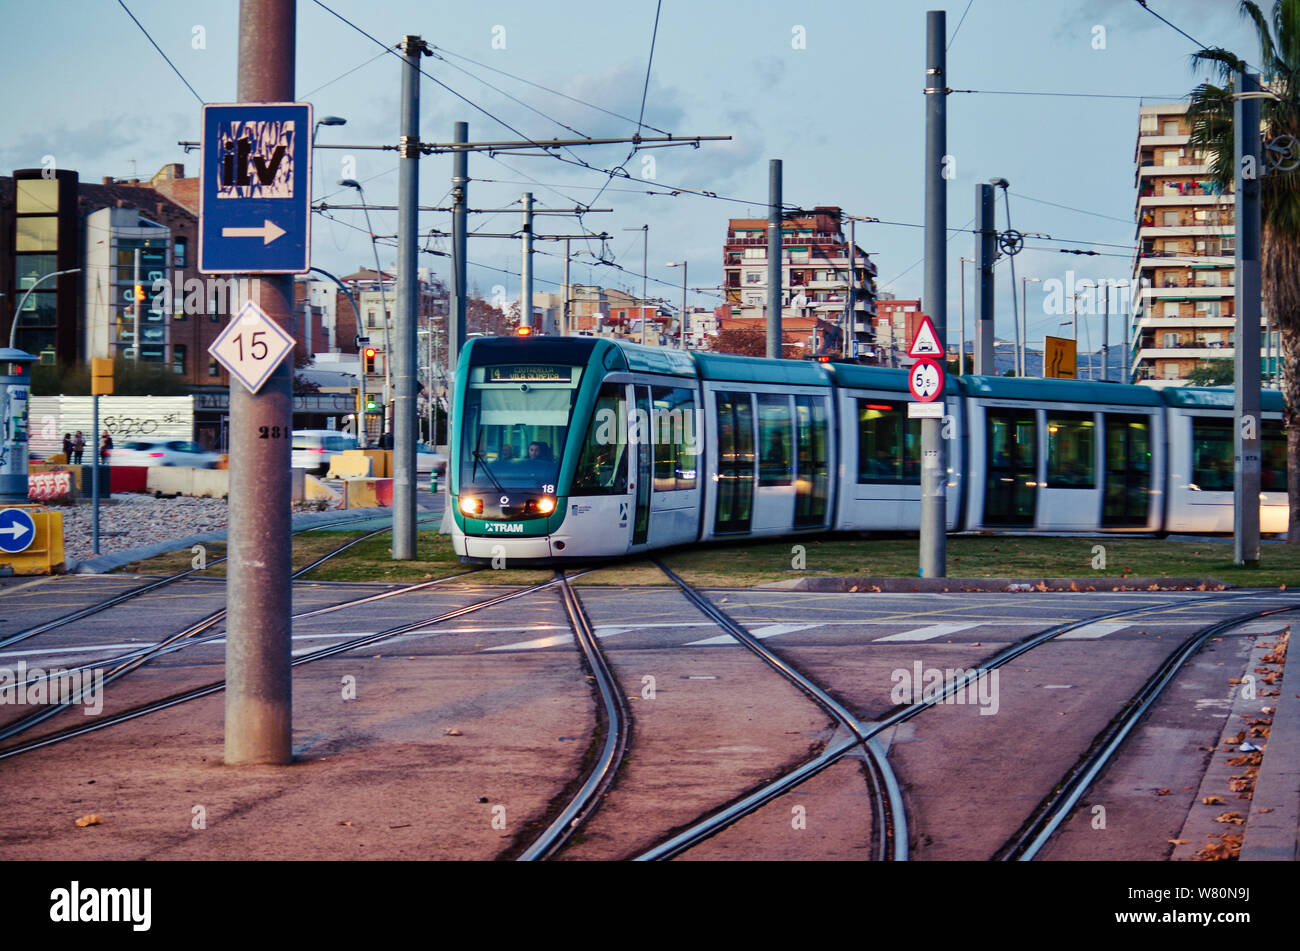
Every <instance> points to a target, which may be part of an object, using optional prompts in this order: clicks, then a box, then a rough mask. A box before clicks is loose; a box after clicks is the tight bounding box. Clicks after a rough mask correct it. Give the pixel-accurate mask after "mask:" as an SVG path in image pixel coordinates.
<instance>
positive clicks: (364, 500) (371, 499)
mask: <svg viewBox="0 0 1300 951" xmlns="http://www.w3.org/2000/svg"><path fill="white" fill-rule="evenodd" d="M392 504H393V480H392V479H374V478H366V479H360V478H358V479H344V480H343V507H344V508H346V509H363V508H376V507H379V506H385V505H389V506H391V505H392Z"/></svg>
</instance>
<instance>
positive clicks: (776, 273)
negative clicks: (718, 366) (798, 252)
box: [767, 159, 781, 360]
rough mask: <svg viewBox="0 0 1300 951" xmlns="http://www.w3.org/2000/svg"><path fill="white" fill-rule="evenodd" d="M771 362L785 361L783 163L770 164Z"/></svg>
mask: <svg viewBox="0 0 1300 951" xmlns="http://www.w3.org/2000/svg"><path fill="white" fill-rule="evenodd" d="M767 358H768V359H769V360H779V359H780V358H781V160H780V159H771V160H770V161H769V162H768V163H767Z"/></svg>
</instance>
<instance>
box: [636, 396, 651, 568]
mask: <svg viewBox="0 0 1300 951" xmlns="http://www.w3.org/2000/svg"><path fill="white" fill-rule="evenodd" d="M633 390H634V391H635V393H636V403H635V405H636V414H635V418H636V517H635V518H634V519H633V521H632V544H633V545H644V544H645V540H646V536H647V535H648V534H649V530H650V486H651V478H652V476H651V464H652V459H651V450H652V449H653V448H654V427H653V424H652V417H651V415H650V387H648V386H640V385H638V386H634V387H633Z"/></svg>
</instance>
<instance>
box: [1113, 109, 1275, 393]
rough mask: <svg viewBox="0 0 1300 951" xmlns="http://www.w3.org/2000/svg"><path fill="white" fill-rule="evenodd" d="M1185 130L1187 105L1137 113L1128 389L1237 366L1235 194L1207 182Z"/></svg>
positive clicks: (1201, 161) (1204, 168) (1180, 380)
mask: <svg viewBox="0 0 1300 951" xmlns="http://www.w3.org/2000/svg"><path fill="white" fill-rule="evenodd" d="M1191 131H1192V130H1191V123H1190V121H1189V120H1188V118H1187V104H1186V103H1174V104H1167V105H1155V106H1142V107H1141V109H1140V117H1139V127H1138V138H1137V147H1136V152H1135V162H1136V165H1137V168H1136V171H1135V174H1134V181H1135V184H1136V186H1137V205H1136V209H1135V214H1136V218H1137V235H1136V237H1137V253H1136V256H1135V259H1134V266H1133V277H1134V281H1135V283H1137V284H1139V285H1140V290H1139V291H1138V293H1137V294H1135V295H1134V299H1133V313H1132V321H1133V324H1132V328H1133V329H1132V334H1131V336H1130V340H1129V343H1130V365H1129V369H1130V373H1131V377H1132V379H1133V381H1134V382H1146V383H1150V384H1152V385H1156V386H1163V385H1170V384H1175V383H1186V381H1187V376H1188V374H1189V373H1191V372H1192V371H1193V370H1194V369H1196V368H1197V367H1202V366H1206V365H1207V364H1208V363H1209V361H1212V360H1231V359H1232V358H1233V338H1234V333H1233V331H1234V327H1235V324H1236V309H1235V304H1234V294H1235V293H1236V286H1235V281H1234V273H1235V268H1234V255H1235V253H1236V233H1235V224H1234V217H1233V196H1232V193H1231V188H1229V189H1227V190H1223V189H1220V188H1219V186H1218V185H1217V184H1216V183H1214V182H1212V181H1210V169H1209V167H1208V166H1207V165H1206V164H1205V160H1204V157H1203V156H1201V155H1199V154H1197V153H1196V152H1195V150H1194V149H1193V148H1192V145H1191V141H1190V140H1191ZM1265 345H1266V346H1267V340H1266V344H1265ZM1267 370H1268V367H1265V371H1266V372H1267Z"/></svg>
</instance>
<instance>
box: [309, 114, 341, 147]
mask: <svg viewBox="0 0 1300 951" xmlns="http://www.w3.org/2000/svg"><path fill="white" fill-rule="evenodd" d="M347 124H348V120H347V119H344V118H343V117H342V116H322V117H321V118H319V119H317V120H316V125H314V126H313V127H312V130H311V144H312V145H315V144H316V133H317V132H319V131H320V127H321V126H323V125H347Z"/></svg>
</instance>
